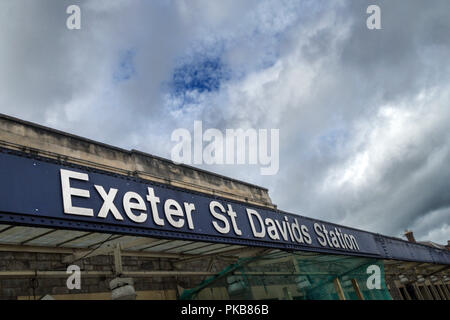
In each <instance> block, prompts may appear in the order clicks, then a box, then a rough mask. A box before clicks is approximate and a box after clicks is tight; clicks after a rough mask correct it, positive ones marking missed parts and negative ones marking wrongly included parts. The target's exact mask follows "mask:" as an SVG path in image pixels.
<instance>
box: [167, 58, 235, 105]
mask: <svg viewBox="0 0 450 320" xmlns="http://www.w3.org/2000/svg"><path fill="white" fill-rule="evenodd" d="M229 79H230V70H229V69H228V68H227V66H226V65H225V64H224V63H223V61H222V59H221V58H220V57H219V56H205V55H201V54H200V55H197V56H194V57H193V58H191V59H189V60H188V61H184V62H183V63H180V64H179V66H178V67H176V68H175V70H174V72H173V75H172V79H171V82H170V84H169V87H170V91H171V95H172V96H173V97H172V99H173V101H178V103H177V105H178V108H182V107H183V106H184V105H186V104H195V102H196V101H195V100H196V97H198V95H199V94H203V93H210V92H215V91H218V90H220V88H221V85H222V84H223V83H224V82H225V81H228V80H229Z"/></svg>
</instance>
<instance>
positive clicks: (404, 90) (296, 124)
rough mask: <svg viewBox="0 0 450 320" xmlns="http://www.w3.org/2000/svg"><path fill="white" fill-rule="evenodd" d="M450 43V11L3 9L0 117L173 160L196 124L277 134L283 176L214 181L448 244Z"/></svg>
mask: <svg viewBox="0 0 450 320" xmlns="http://www.w3.org/2000/svg"><path fill="white" fill-rule="evenodd" d="M70 4H79V5H80V7H81V10H82V28H81V30H79V31H69V30H67V29H66V28H65V20H66V18H67V14H66V13H65V9H66V8H67V6H68V5H70ZM371 4H377V5H379V6H380V8H381V19H382V20H381V22H382V29H381V30H369V29H367V27H366V19H367V17H368V15H367V13H366V9H367V7H368V6H369V5H371ZM449 30H450V3H449V2H448V1H447V0H442V1H441V0H433V1H430V2H427V3H425V2H423V1H419V0H402V1H379V0H377V1H356V0H355V1H350V0H347V1H345V0H341V1H320V2H319V1H301V0H292V1H289V0H283V1H280V0H276V1H270V0H261V1H237V0H236V1H235V0H227V1H205V0H190V1H188V0H179V1H175V0H174V1H169V0H160V1H159V0H158V1H133V2H130V1H124V0H92V1H75V0H74V1H53V0H40V1H31V0H29V1H27V0H15V1H2V2H1V3H0V37H1V39H2V44H1V45H0V46H1V50H0V68H1V71H2V72H0V112H2V113H6V114H9V115H13V116H17V117H19V118H23V119H26V120H31V121H35V122H38V123H40V124H43V125H48V126H51V127H55V128H57V129H61V130H64V131H68V132H71V133H75V134H79V135H81V136H86V137H88V138H92V139H96V140H100V141H103V142H107V143H110V144H113V145H117V146H120V147H124V148H128V149H131V148H135V149H140V150H142V151H145V152H149V153H152V154H156V155H160V156H163V157H170V148H171V146H172V143H171V141H170V135H171V132H172V131H173V130H174V129H176V128H179V127H183V128H187V129H188V130H192V129H193V122H194V120H202V121H203V125H204V127H205V128H207V127H208V128H218V129H220V130H225V129H226V128H256V129H259V128H267V129H270V128H277V129H280V170H279V173H278V174H277V175H274V176H260V175H259V168H256V167H254V166H206V165H205V166H202V168H203V169H206V170H212V171H216V172H219V173H222V174H226V175H229V176H231V177H235V178H238V179H242V180H247V181H249V182H252V183H256V184H260V185H263V186H265V187H267V188H269V190H270V193H271V197H272V200H273V202H274V203H276V204H277V205H278V207H279V208H280V209H282V210H286V211H290V212H293V213H298V214H302V215H306V216H312V217H317V218H321V219H324V220H327V221H332V222H336V223H342V224H346V225H349V226H354V227H358V228H362V229H366V230H370V231H374V232H379V233H383V234H388V235H394V236H400V235H401V234H402V232H403V230H404V229H407V228H411V229H413V230H414V231H415V233H416V238H418V239H419V240H433V241H436V242H446V241H447V240H448V239H449V234H450V226H449V223H450V166H448V164H449V163H450V132H449V128H450V64H449V63H448V61H450V37H449V36H448V35H449ZM201 68H203V69H202V70H200V69H201ZM177 72H178V73H177ZM174 74H177V75H178V76H179V77H178V78H177V79H181V80H180V81H181V82H180V83H181V85H179V86H178V87H177V88H176V90H174V88H173V83H172V82H173V79H174ZM208 74H209V75H208ZM199 75H201V78H199V77H200V76H199ZM196 77H197V78H196ZM196 81H197V82H199V83H200V84H198V83H197V82H196ZM205 82H207V83H208V85H209V86H210V87H208V88H207V89H205V88H206V87H202V83H205ZM211 86H212V89H211Z"/></svg>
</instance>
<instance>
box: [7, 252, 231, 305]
mask: <svg viewBox="0 0 450 320" xmlns="http://www.w3.org/2000/svg"><path fill="white" fill-rule="evenodd" d="M65 256H66V255H64V254H53V253H51V254H50V253H29V252H0V271H14V272H16V273H19V272H20V271H30V270H38V271H64V272H65V271H66V270H67V266H68V265H67V264H64V263H63V262H62V261H63V258H64V257H65ZM208 263H209V261H208V260H197V261H194V262H191V263H189V264H186V265H184V266H183V268H182V270H183V271H200V270H206V268H207V265H208ZM74 264H76V265H78V266H79V267H80V269H81V271H82V272H83V271H103V272H105V273H109V275H105V276H103V275H102V276H94V277H92V276H86V277H85V276H82V277H81V289H80V290H69V289H68V288H67V285H66V281H67V278H68V277H69V274H67V276H66V275H64V276H59V277H42V276H38V277H37V278H36V279H34V277H28V276H27V277H23V276H8V277H7V278H0V299H1V300H5V299H8V300H10V299H14V300H15V299H24V298H29V299H34V297H36V299H40V298H41V297H43V296H44V295H47V294H49V295H51V296H58V295H71V296H72V298H77V297H76V296H77V295H83V294H91V298H94V299H97V298H99V299H104V298H109V297H110V295H111V291H110V289H109V282H110V281H111V280H112V279H113V278H115V277H116V276H115V275H114V274H113V270H114V257H113V256H95V257H91V258H87V259H83V260H82V261H78V262H75V263H74ZM122 265H123V270H124V271H125V272H126V271H128V272H132V271H174V270H175V268H174V267H173V264H172V263H171V261H170V260H168V259H162V258H144V257H129V256H124V257H122ZM226 265H227V264H226V263H221V262H216V263H215V264H214V265H213V267H212V270H211V271H212V272H218V271H220V270H222V269H223V268H224V267H225V266H226ZM204 279H205V276H191V277H186V276H178V277H174V276H172V277H168V276H152V277H145V278H133V280H134V287H135V290H136V291H137V292H138V297H139V292H147V293H148V292H155V293H162V295H161V298H167V297H168V296H169V297H171V298H173V299H175V298H176V292H177V290H178V288H179V287H182V288H192V287H195V286H196V285H198V284H199V283H200V282H201V281H202V280H204ZM36 280H37V281H36ZM95 294H97V295H95ZM147 295H148V294H147ZM156 296H157V295H156ZM65 298H70V297H67V296H66V297H65Z"/></svg>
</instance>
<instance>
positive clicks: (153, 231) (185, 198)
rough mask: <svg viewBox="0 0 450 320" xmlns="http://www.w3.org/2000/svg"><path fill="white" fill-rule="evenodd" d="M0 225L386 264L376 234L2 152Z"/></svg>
mask: <svg viewBox="0 0 450 320" xmlns="http://www.w3.org/2000/svg"><path fill="white" fill-rule="evenodd" d="M0 195H1V196H0V197H1V198H0V221H1V222H2V223H10V224H24V225H32V226H44V227H49V226H50V227H54V228H58V227H60V228H68V229H75V230H87V231H97V232H113V233H121V234H130V235H135V236H151V237H158V238H167V239H180V240H191V241H192V240H198V241H209V242H217V243H229V244H237V245H247V246H261V247H268V248H279V249H284V250H293V251H295V250H303V251H318V252H328V253H340V254H348V255H359V256H370V257H383V256H385V253H386V252H385V250H384V249H383V243H380V241H378V240H377V235H376V234H373V233H369V232H364V231H361V230H357V229H353V228H347V227H343V226H339V225H335V224H331V223H327V222H323V221H320V220H315V219H311V218H306V217H303V216H299V215H294V214H289V213H285V212H281V211H278V210H271V209H268V208H263V207H258V206H255V205H250V204H247V203H242V202H238V201H233V200H229V199H224V198H220V197H214V196H212V195H207V194H203V193H199V192H194V191H189V190H184V189H180V188H175V187H172V186H168V185H163V184H158V183H155V182H152V181H147V180H142V179H140V178H135V177H130V176H125V175H117V174H114V173H111V172H103V171H100V170H97V169H92V168H88V167H82V166H77V165H72V164H68V163H63V162H59V161H56V160H52V159H46V158H40V157H26V156H24V155H23V154H20V153H18V152H12V151H6V150H2V152H0Z"/></svg>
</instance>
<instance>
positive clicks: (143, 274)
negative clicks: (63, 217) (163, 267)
mask: <svg viewBox="0 0 450 320" xmlns="http://www.w3.org/2000/svg"><path fill="white" fill-rule="evenodd" d="M215 274H216V273H215V272H208V271H124V272H123V273H122V276H124V277H132V278H147V277H199V276H212V275H215ZM81 276H82V277H102V276H103V277H105V276H106V277H109V276H110V277H113V276H115V275H114V273H113V272H112V271H81ZM34 277H38V278H67V277H68V274H67V272H66V271H34V270H25V271H0V278H7V279H8V278H34Z"/></svg>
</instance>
